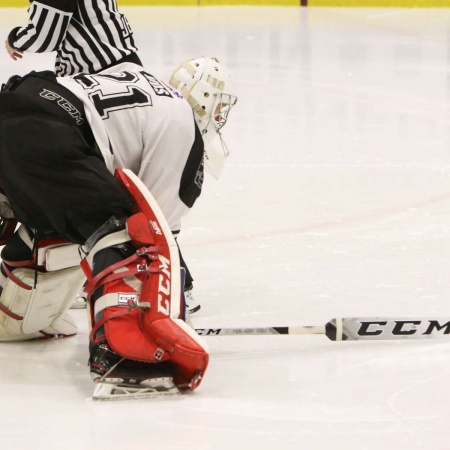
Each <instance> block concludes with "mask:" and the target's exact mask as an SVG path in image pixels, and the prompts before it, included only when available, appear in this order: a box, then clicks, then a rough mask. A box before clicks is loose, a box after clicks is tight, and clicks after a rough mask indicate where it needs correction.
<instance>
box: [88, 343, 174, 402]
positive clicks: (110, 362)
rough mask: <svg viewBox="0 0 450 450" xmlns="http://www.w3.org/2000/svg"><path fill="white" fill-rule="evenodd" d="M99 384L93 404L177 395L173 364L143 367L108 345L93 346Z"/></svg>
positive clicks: (93, 369) (94, 374)
mask: <svg viewBox="0 0 450 450" xmlns="http://www.w3.org/2000/svg"><path fill="white" fill-rule="evenodd" d="M90 367H91V376H92V378H93V380H94V381H95V383H96V387H95V389H94V393H93V395H92V398H93V399H94V400H132V399H146V398H155V397H163V396H174V395H178V394H179V393H180V391H179V390H178V388H177V387H176V386H175V384H174V382H173V368H172V366H171V364H170V363H143V362H139V361H133V360H130V359H125V358H122V357H120V356H119V355H117V354H116V353H114V352H113V351H112V350H111V349H110V348H109V347H108V345H107V344H106V343H104V344H101V345H94V346H93V348H91V358H90Z"/></svg>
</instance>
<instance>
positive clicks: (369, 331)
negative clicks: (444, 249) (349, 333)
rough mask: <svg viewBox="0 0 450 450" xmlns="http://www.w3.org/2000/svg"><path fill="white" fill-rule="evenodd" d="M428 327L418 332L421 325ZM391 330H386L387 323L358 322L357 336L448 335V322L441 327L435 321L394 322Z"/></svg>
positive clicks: (449, 328) (449, 324)
mask: <svg viewBox="0 0 450 450" xmlns="http://www.w3.org/2000/svg"><path fill="white" fill-rule="evenodd" d="M427 322H428V326H427V327H426V329H425V331H421V330H419V328H424V327H420V326H421V325H424V326H426V323H427ZM394 323H395V325H394V327H393V328H392V330H388V329H386V325H388V322H387V321H373V322H360V324H361V326H360V328H359V330H358V336H379V335H380V334H382V333H391V334H393V335H394V336H409V335H412V334H416V333H417V332H420V334H422V335H428V334H432V333H433V331H434V330H436V331H442V330H444V331H443V334H450V321H449V322H447V323H445V324H443V325H441V324H440V323H439V322H438V321H437V320H429V321H426V322H424V321H422V320H396V321H394Z"/></svg>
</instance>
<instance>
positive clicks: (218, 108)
mask: <svg viewBox="0 0 450 450" xmlns="http://www.w3.org/2000/svg"><path fill="white" fill-rule="evenodd" d="M170 84H171V85H172V86H173V87H174V88H175V89H178V91H179V92H180V93H181V94H182V95H183V97H185V98H186V100H187V101H188V102H189V104H190V105H191V107H192V109H193V110H194V117H195V120H196V122H197V125H198V127H199V129H200V132H201V134H202V137H203V142H204V144H205V165H206V168H207V169H208V171H209V172H210V173H211V174H212V175H213V176H214V177H215V178H219V176H220V174H221V173H222V169H223V166H224V164H225V158H226V157H227V156H228V154H229V151H228V148H227V146H226V145H225V142H224V140H223V138H222V134H221V129H222V128H223V126H224V125H225V124H226V122H227V119H228V114H229V112H230V110H231V108H232V107H233V106H234V105H235V104H236V102H237V89H236V83H235V82H234V80H233V79H232V78H231V76H230V74H229V72H228V71H227V70H226V69H225V68H224V67H223V66H222V65H221V64H219V61H218V60H217V59H216V58H209V57H204V56H202V57H200V58H195V59H189V60H187V61H186V62H184V63H183V64H182V65H181V66H180V67H178V68H177V69H176V70H175V72H174V73H173V75H172V77H171V78H170Z"/></svg>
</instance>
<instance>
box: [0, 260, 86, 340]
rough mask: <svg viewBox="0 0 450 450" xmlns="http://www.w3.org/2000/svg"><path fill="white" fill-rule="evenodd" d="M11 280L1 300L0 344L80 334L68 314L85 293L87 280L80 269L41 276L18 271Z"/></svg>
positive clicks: (31, 272) (7, 282) (7, 280)
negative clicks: (79, 296)
mask: <svg viewBox="0 0 450 450" xmlns="http://www.w3.org/2000/svg"><path fill="white" fill-rule="evenodd" d="M13 275H14V278H15V279H16V280H19V281H20V284H21V285H19V284H18V283H17V282H16V281H15V280H13V279H11V278H9V277H8V278H7V279H6V282H5V284H4V287H3V291H2V294H1V297H0V341H21V340H27V339H35V338H42V337H47V338H48V337H61V336H71V335H74V334H76V332H77V327H76V325H75V322H74V321H73V319H72V318H71V317H70V315H69V314H68V313H67V310H68V308H69V306H70V303H71V302H72V300H73V298H74V297H75V296H76V295H77V293H78V292H79V291H80V290H81V289H82V286H83V283H84V280H85V277H84V274H83V272H82V270H81V268H80V267H73V268H68V269H62V270H58V271H54V272H44V273H41V272H39V273H38V277H37V284H36V286H35V287H34V283H35V275H36V274H35V271H34V270H33V269H29V268H23V267H21V268H17V269H15V270H14V271H13Z"/></svg>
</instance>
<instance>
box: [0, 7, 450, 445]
mask: <svg viewBox="0 0 450 450" xmlns="http://www.w3.org/2000/svg"><path fill="white" fill-rule="evenodd" d="M125 12H126V13H127V15H128V18H129V20H130V22H131V24H132V26H133V28H134V30H135V34H136V39H137V42H138V44H139V47H140V55H141V57H142V59H143V60H144V62H145V64H146V66H147V68H148V70H149V71H150V72H153V73H155V74H156V75H159V76H161V77H163V78H166V79H167V78H168V77H169V75H170V73H171V70H172V69H173V68H174V67H175V66H176V65H177V64H178V63H179V62H181V61H183V60H184V59H186V58H189V57H193V56H199V55H213V56H217V57H218V58H219V59H220V60H222V62H223V63H224V64H225V65H227V66H228V67H229V68H230V70H231V71H232V72H233V74H234V75H235V77H236V79H237V80H238V82H239V85H240V96H239V101H238V104H237V106H236V108H235V110H233V111H232V114H231V115H230V120H229V124H228V125H227V126H226V128H225V129H224V134H225V137H226V139H227V143H228V145H229V147H230V149H231V152H232V153H231V156H230V158H229V161H228V165H227V168H226V172H225V174H224V176H223V179H222V180H221V181H220V182H216V181H215V180H213V179H212V178H208V179H206V183H205V187H204V193H203V195H202V197H201V198H200V200H199V201H198V204H197V205H196V206H195V208H194V210H193V211H192V213H191V214H190V216H188V217H187V219H186V220H185V222H184V230H183V233H182V237H181V244H182V246H183V249H184V254H185V257H186V259H187V261H188V262H189V266H190V268H191V270H192V272H193V274H194V276H195V280H196V284H195V285H196V287H195V295H196V297H197V299H198V300H199V301H200V302H201V304H202V309H201V311H200V312H199V313H198V314H197V315H196V316H195V317H194V323H195V325H196V326H198V327H200V326H206V327H214V326H227V327H232V326H256V325H261V326H266V325H267V326H271V325H303V324H304V325H322V324H325V323H326V322H327V321H328V320H329V319H331V318H333V317H352V316H369V317H376V316H388V317H427V316H436V317H446V316H450V307H449V306H450V305H449V299H450V10H445V9H439V10H438V9H436V10H423V9H327V8H323V9H313V8H310V9H302V10H300V9H297V8H269V7H268V8H252V7H222V8H221V7H218V8H149V9H145V8H137V9H126V10H125ZM0 15H1V18H0V30H1V34H2V35H3V36H4V37H6V34H7V32H8V31H9V30H10V29H11V28H12V27H13V26H16V25H19V24H22V23H23V22H24V21H25V17H26V16H25V11H22V10H2V11H1V13H0ZM52 63H53V55H25V58H24V60H23V61H21V62H17V63H14V62H13V61H12V60H9V59H8V58H7V55H6V53H1V54H0V75H1V79H2V80H6V79H7V78H8V77H9V76H10V75H13V74H16V73H19V74H25V73H27V72H28V71H30V70H32V69H35V70H42V69H46V68H48V69H51V68H52ZM24 132H26V130H24ZM80 201H82V199H80ZM73 314H74V316H75V317H76V320H77V323H78V325H79V328H80V332H79V334H78V336H76V337H73V338H69V339H65V340H56V341H47V342H26V343H13V344H2V345H0V392H1V400H0V448H1V449H5V450H6V449H8V450H9V449H11V450H28V449H30V450H38V449H45V450H54V449H65V450H72V449H73V450H78V449H80V450H81V449H83V450H91V449H92V450H106V449H107V450H110V449H114V450H136V449H145V448H148V449H152V450H159V449H161V450H170V449H180V450H181V449H208V450H209V449H214V450H223V449H226V450H228V449H236V450H240V449H245V450H249V449H264V450H265V449H275V448H276V449H283V450H284V449H296V450H299V449H313V450H328V449H330V448H331V449H339V450H340V449H345V450H354V449H355V450H356V449H364V450H375V449H377V450H378V449H387V450H394V449H396V450H406V449H407V450H415V449H427V450H428V449H431V450H446V449H447V450H448V449H449V448H450V442H449V441H450V429H449V423H450V406H449V405H450V402H449V398H450V390H449V388H448V386H449V383H450V342H449V341H448V340H445V339H438V340H433V341H420V340H416V341H412V340H409V341H384V342H383V341H380V342H370V343H365V342H353V343H348V342H344V343H336V342H332V341H329V340H328V339H327V338H326V337H324V336H304V337H303V336H268V337H264V336H263V337H260V336H254V337H250V336H248V337H209V338H205V339H207V340H208V343H209V346H210V349H211V364H210V367H209V370H208V372H207V374H206V377H205V379H204V382H203V384H202V385H201V386H200V388H199V389H198V390H197V391H195V392H194V393H191V394H187V395H183V396H182V397H181V398H177V399H170V400H157V401H141V402H139V401H134V402H116V403H112V402H110V403H104V402H102V403H99V402H93V401H92V400H91V394H92V388H93V386H92V383H91V381H90V377H89V373H88V368H87V365H86V362H87V358H88V350H87V340H88V338H87V324H86V318H85V313H84V312H83V311H73Z"/></svg>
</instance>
